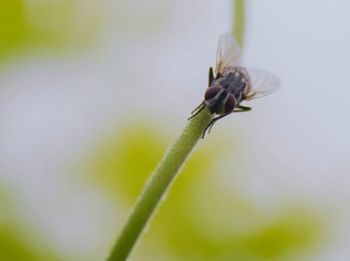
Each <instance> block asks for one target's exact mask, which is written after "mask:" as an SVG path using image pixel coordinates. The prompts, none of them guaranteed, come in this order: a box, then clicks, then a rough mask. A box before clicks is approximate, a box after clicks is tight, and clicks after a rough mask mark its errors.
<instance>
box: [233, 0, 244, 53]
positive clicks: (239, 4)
mask: <svg viewBox="0 0 350 261" xmlns="http://www.w3.org/2000/svg"><path fill="white" fill-rule="evenodd" d="M232 6H233V12H232V13H233V17H232V34H233V36H234V37H235V38H236V40H237V42H238V44H239V46H241V47H243V43H244V29H245V28H244V22H245V2H244V0H233V4H232Z"/></svg>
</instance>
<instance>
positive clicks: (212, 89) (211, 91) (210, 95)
mask: <svg viewBox="0 0 350 261" xmlns="http://www.w3.org/2000/svg"><path fill="white" fill-rule="evenodd" d="M221 90H222V87H219V86H213V87H209V88H208V89H207V90H206V92H205V95H204V99H205V100H206V101H208V100H210V99H212V98H214V97H215V96H216V95H217V94H218V93H219V92H220V91H221Z"/></svg>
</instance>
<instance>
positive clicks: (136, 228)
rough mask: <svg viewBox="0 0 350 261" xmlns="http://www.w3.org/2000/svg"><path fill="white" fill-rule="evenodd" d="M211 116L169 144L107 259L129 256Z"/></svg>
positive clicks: (238, 11) (240, 3)
mask: <svg viewBox="0 0 350 261" xmlns="http://www.w3.org/2000/svg"><path fill="white" fill-rule="evenodd" d="M233 1H234V5H233V6H234V16H233V25H232V33H233V35H234V36H235V38H236V39H237V41H238V43H239V45H240V46H243V37H244V0H233ZM211 119H212V116H211V115H210V114H209V113H208V110H207V109H204V110H203V111H202V112H201V113H199V114H198V115H197V116H196V117H194V118H193V119H192V120H191V121H190V122H189V123H188V124H187V126H186V128H185V129H184V130H183V132H182V134H181V135H180V137H179V138H178V139H177V141H176V142H175V143H174V144H173V145H172V146H171V147H170V149H169V151H168V152H167V153H166V155H165V156H164V158H163V160H162V161H161V162H160V164H159V165H158V167H157V169H156V170H155V172H154V173H153V174H152V175H151V177H150V178H149V180H148V182H147V183H146V185H145V188H144V190H143V192H142V193H141V195H140V196H139V198H138V200H137V202H136V204H135V206H134V208H133V209H132V211H131V214H130V216H129V219H128V221H127V223H126V225H125V226H124V228H123V230H122V232H121V234H120V236H119V238H118V240H117V242H116V244H115V245H114V247H113V250H112V252H111V254H110V256H109V258H108V261H123V260H126V258H127V257H128V256H129V254H130V252H131V250H132V248H133V247H134V245H135V243H136V242H137V240H138V238H139V237H140V235H141V233H142V231H143V229H144V228H145V226H146V225H147V223H148V221H149V220H150V218H151V217H152V214H153V213H154V211H155V210H156V208H157V206H158V205H159V203H160V202H161V200H162V198H164V197H165V193H166V191H167V190H168V188H169V187H170V185H171V183H172V182H173V180H174V179H175V177H176V175H177V174H178V173H179V171H180V169H181V167H182V166H183V165H184V163H185V162H186V160H187V158H188V156H189V155H190V153H191V151H192V150H193V148H194V147H195V145H196V144H197V142H198V140H199V139H200V138H201V135H202V133H203V131H204V129H205V128H206V127H207V125H208V124H209V122H210V120H211Z"/></svg>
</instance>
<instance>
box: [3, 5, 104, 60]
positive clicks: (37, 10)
mask: <svg viewBox="0 0 350 261" xmlns="http://www.w3.org/2000/svg"><path fill="white" fill-rule="evenodd" d="M101 24H102V14H101V4H99V1H92V0H91V1H89V3H88V4H85V5H84V2H82V1H77V0H59V1H33V0H29V1H24V0H0V62H4V61H8V59H10V58H13V57H16V56H19V55H22V54H25V53H27V52H28V51H32V50H36V49H38V50H41V51H48V50H49V51H52V52H57V51H61V50H68V49H72V48H73V49H74V50H78V48H82V47H86V46H88V45H89V43H91V42H92V40H94V39H95V37H96V33H97V32H98V29H99V28H100V27H101Z"/></svg>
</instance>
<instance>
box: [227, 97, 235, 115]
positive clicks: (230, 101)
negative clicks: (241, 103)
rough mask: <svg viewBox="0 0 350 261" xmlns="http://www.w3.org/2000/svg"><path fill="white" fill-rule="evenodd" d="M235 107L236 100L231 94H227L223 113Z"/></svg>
mask: <svg viewBox="0 0 350 261" xmlns="http://www.w3.org/2000/svg"><path fill="white" fill-rule="evenodd" d="M235 107H236V100H235V98H234V97H233V95H232V94H229V96H228V99H227V101H226V104H225V113H228V112H231V111H233V110H234V108H235Z"/></svg>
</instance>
